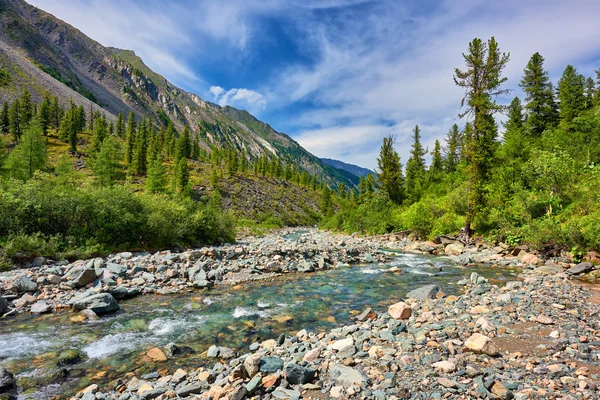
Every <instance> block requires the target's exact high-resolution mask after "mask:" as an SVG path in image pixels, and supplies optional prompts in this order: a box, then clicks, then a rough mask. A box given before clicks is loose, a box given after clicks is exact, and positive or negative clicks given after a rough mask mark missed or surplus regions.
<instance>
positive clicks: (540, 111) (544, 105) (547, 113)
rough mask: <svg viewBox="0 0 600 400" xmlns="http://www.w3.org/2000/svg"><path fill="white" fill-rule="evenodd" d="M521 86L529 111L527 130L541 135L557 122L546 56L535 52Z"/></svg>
mask: <svg viewBox="0 0 600 400" xmlns="http://www.w3.org/2000/svg"><path fill="white" fill-rule="evenodd" d="M523 71H524V75H523V78H522V79H521V83H520V84H519V86H521V88H522V89H523V92H525V101H526V104H525V110H526V112H527V132H528V133H529V135H530V136H532V137H540V136H541V134H542V132H544V130H546V129H547V128H550V127H552V126H553V125H554V123H555V122H556V119H557V116H556V111H555V110H554V107H553V102H554V91H553V90H552V85H551V83H550V80H549V78H548V72H547V71H545V70H544V57H542V56H541V55H540V53H535V54H534V55H532V56H531V58H530V59H529V62H528V63H527V66H526V67H525V69H524V70H523Z"/></svg>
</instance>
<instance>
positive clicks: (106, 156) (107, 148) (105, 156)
mask: <svg viewBox="0 0 600 400" xmlns="http://www.w3.org/2000/svg"><path fill="white" fill-rule="evenodd" d="M102 120H104V122H101V121H102ZM100 124H104V125H105V127H106V120H105V119H104V118H96V119H95V120H94V132H96V131H98V130H101V129H102V128H99V127H98V126H99V125H100ZM122 158H123V150H122V147H121V143H120V142H119V141H118V140H117V139H116V138H115V137H113V136H110V137H108V138H106V139H104V140H102V142H101V145H100V148H99V150H98V152H97V153H96V154H95V155H94V157H93V158H92V162H91V165H90V166H91V168H92V171H93V172H94V175H96V178H97V179H98V182H99V183H100V185H102V186H111V185H112V184H113V183H114V182H115V181H116V180H117V179H119V175H120V173H121V160H122Z"/></svg>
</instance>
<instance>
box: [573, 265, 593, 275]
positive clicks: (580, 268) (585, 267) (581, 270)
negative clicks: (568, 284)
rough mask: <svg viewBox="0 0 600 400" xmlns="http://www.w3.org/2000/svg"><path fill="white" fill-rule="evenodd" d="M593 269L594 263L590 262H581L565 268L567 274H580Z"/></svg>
mask: <svg viewBox="0 0 600 400" xmlns="http://www.w3.org/2000/svg"><path fill="white" fill-rule="evenodd" d="M593 269H594V264H592V263H591V262H582V263H579V264H577V265H576V266H574V267H572V268H569V269H568V270H567V274H568V275H580V274H585V273H586V272H590V271H591V270H593Z"/></svg>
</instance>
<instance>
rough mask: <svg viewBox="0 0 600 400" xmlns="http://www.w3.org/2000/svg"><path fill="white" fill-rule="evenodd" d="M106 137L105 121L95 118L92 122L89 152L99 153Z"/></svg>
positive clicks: (101, 118)
mask: <svg viewBox="0 0 600 400" xmlns="http://www.w3.org/2000/svg"><path fill="white" fill-rule="evenodd" d="M107 136H108V128H107V126H106V119H105V118H104V117H100V118H97V119H96V120H95V121H94V131H93V133H92V144H91V152H92V153H96V152H98V151H100V147H101V146H102V143H103V142H104V140H105V139H106V138H107Z"/></svg>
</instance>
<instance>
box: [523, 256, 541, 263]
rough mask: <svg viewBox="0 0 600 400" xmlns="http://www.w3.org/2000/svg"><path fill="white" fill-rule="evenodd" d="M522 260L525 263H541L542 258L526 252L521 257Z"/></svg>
mask: <svg viewBox="0 0 600 400" xmlns="http://www.w3.org/2000/svg"><path fill="white" fill-rule="evenodd" d="M521 262H522V263H523V264H532V265H538V264H539V263H540V258H539V257H538V256H536V255H535V254H531V253H525V254H524V255H523V256H522V257H521Z"/></svg>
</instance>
